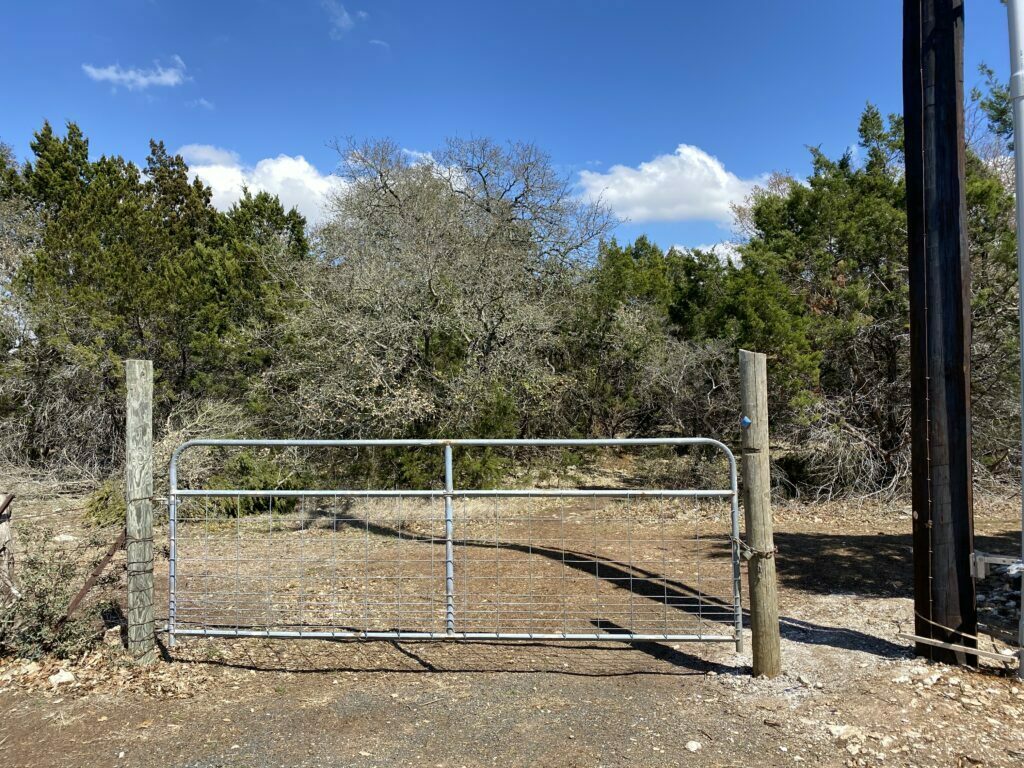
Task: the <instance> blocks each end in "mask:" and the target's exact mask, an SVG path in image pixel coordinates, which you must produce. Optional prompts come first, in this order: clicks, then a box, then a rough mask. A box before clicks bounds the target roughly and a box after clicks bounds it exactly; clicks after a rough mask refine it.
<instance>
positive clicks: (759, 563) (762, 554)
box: [740, 349, 782, 677]
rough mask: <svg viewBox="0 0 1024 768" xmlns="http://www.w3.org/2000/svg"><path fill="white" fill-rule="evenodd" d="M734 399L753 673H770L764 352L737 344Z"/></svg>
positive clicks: (771, 582)
mask: <svg viewBox="0 0 1024 768" xmlns="http://www.w3.org/2000/svg"><path fill="white" fill-rule="evenodd" d="M740 399H741V401H742V422H741V424H742V427H743V429H742V430H741V432H742V447H743V512H744V519H745V525H746V533H747V542H746V547H744V556H745V557H747V558H748V564H747V572H748V575H749V578H750V634H751V645H752V646H753V651H754V676H755V677H757V676H760V675H765V676H767V677H775V676H776V675H778V674H779V673H780V672H781V671H782V656H781V649H780V640H779V603H778V595H777V586H778V585H777V577H776V573H775V537H774V534H773V532H772V504H771V468H770V466H769V463H768V373H767V362H766V358H765V356H764V355H763V354H761V353H759V352H748V351H747V350H745V349H741V350H740Z"/></svg>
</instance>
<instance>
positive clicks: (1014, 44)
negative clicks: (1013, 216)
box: [1006, 0, 1024, 679]
mask: <svg viewBox="0 0 1024 768" xmlns="http://www.w3.org/2000/svg"><path fill="white" fill-rule="evenodd" d="M1006 13H1007V17H1008V22H1009V27H1010V96H1011V98H1012V100H1013V159H1014V172H1015V176H1016V192H1017V302H1018V315H1019V318H1020V339H1021V353H1022V354H1021V359H1020V383H1021V441H1022V443H1021V448H1022V457H1024V282H1022V279H1024V245H1022V243H1021V237H1022V236H1024V206H1022V205H1021V201H1024V130H1022V127H1024V48H1022V47H1021V46H1022V44H1024V13H1021V7H1020V3H1019V2H1018V0H1009V2H1007V4H1006ZM1021 479H1022V482H1024V471H1022V478H1021ZM1021 562H1022V563H1024V493H1022V494H1021ZM1021 582H1022V583H1024V574H1021ZM1018 622H1019V623H1018V625H1017V631H1018V637H1017V646H1018V658H1019V661H1018V664H1017V677H1019V678H1021V679H1024V603H1022V604H1021V612H1020V617H1019V620H1018Z"/></svg>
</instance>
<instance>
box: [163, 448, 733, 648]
mask: <svg viewBox="0 0 1024 768" xmlns="http://www.w3.org/2000/svg"><path fill="white" fill-rule="evenodd" d="M200 446H206V447H213V448H239V449H244V448H250V449H263V448H268V447H272V448H352V449H361V448H377V447H388V448H389V449H401V448H405V449H413V448H416V449H437V450H438V451H443V460H444V477H443V480H444V485H443V488H423V489H417V490H387V489H374V490H353V489H327V490H324V489H308V490H294V489H292V490H260V489H219V488H179V487H178V481H177V478H178V464H179V460H180V458H181V456H182V454H183V453H184V452H185V451H187V450H189V449H193V448H197V447H200ZM545 446H554V447H563V448H570V449H572V448H580V447H585V446H594V447H602V446H604V447H628V446H633V447H640V446H705V447H710V448H712V449H715V450H716V451H718V452H720V453H721V455H722V456H723V458H724V459H725V462H726V463H727V465H728V478H729V487H728V488H708V489H701V488H665V489H634V488H628V489H623V488H601V489H591V488H574V489H562V488H536V487H535V488H529V489H521V490H520V489H514V490H508V489H494V488H491V489H474V490H470V489H461V488H456V487H455V484H454V477H455V471H454V469H455V468H454V467H453V448H458V449H460V451H462V450H464V449H467V450H468V449H473V448H492V447H493V448H499V447H500V448H517V447H530V448H532V447H545ZM439 480H440V478H439ZM169 504H170V566H169V567H170V570H169V592H170V602H169V614H168V615H169V621H168V631H169V637H170V643H171V644H173V643H174V640H175V638H176V637H177V636H179V635H205V636H229V637H279V638H356V639H372V638H379V639H393V640H427V639H431V640H432V639H437V640H485V639H487V640H587V641H592V640H608V641H620V642H623V641H624V642H629V641H702V642H712V641H721V642H730V643H735V644H736V646H737V649H740V648H741V637H742V633H741V628H742V611H741V607H740V565H739V554H740V553H739V520H738V499H737V481H736V461H735V458H734V457H733V454H732V452H731V451H730V450H729V448H728V447H726V446H725V445H724V444H722V443H720V442H718V441H717V440H711V439H707V438H666V439H635V440H193V441H190V442H187V443H184V444H183V445H181V446H179V447H178V448H177V450H175V452H174V454H173V456H172V458H171V464H170V496H169Z"/></svg>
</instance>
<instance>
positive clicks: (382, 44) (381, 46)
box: [370, 40, 391, 51]
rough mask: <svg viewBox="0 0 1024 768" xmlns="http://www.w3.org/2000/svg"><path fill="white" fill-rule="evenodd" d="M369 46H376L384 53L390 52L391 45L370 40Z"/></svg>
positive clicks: (382, 41)
mask: <svg viewBox="0 0 1024 768" xmlns="http://www.w3.org/2000/svg"><path fill="white" fill-rule="evenodd" d="M370 45H376V46H377V47H378V48H383V49H384V50H385V51H390V50H391V43H389V42H387V41H386V40H371V41H370Z"/></svg>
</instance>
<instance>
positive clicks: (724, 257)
mask: <svg viewBox="0 0 1024 768" xmlns="http://www.w3.org/2000/svg"><path fill="white" fill-rule="evenodd" d="M672 249H675V250H677V251H704V252H705V253H713V254H714V255H715V256H717V257H718V260H719V261H720V262H722V263H723V264H725V263H729V264H733V265H737V266H738V265H739V264H742V263H743V256H742V255H741V254H740V249H739V248H738V247H737V243H736V242H735V241H732V240H722V241H721V242H717V243H702V244H701V245H678V244H677V245H673V246H672V248H670V249H669V250H672Z"/></svg>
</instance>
